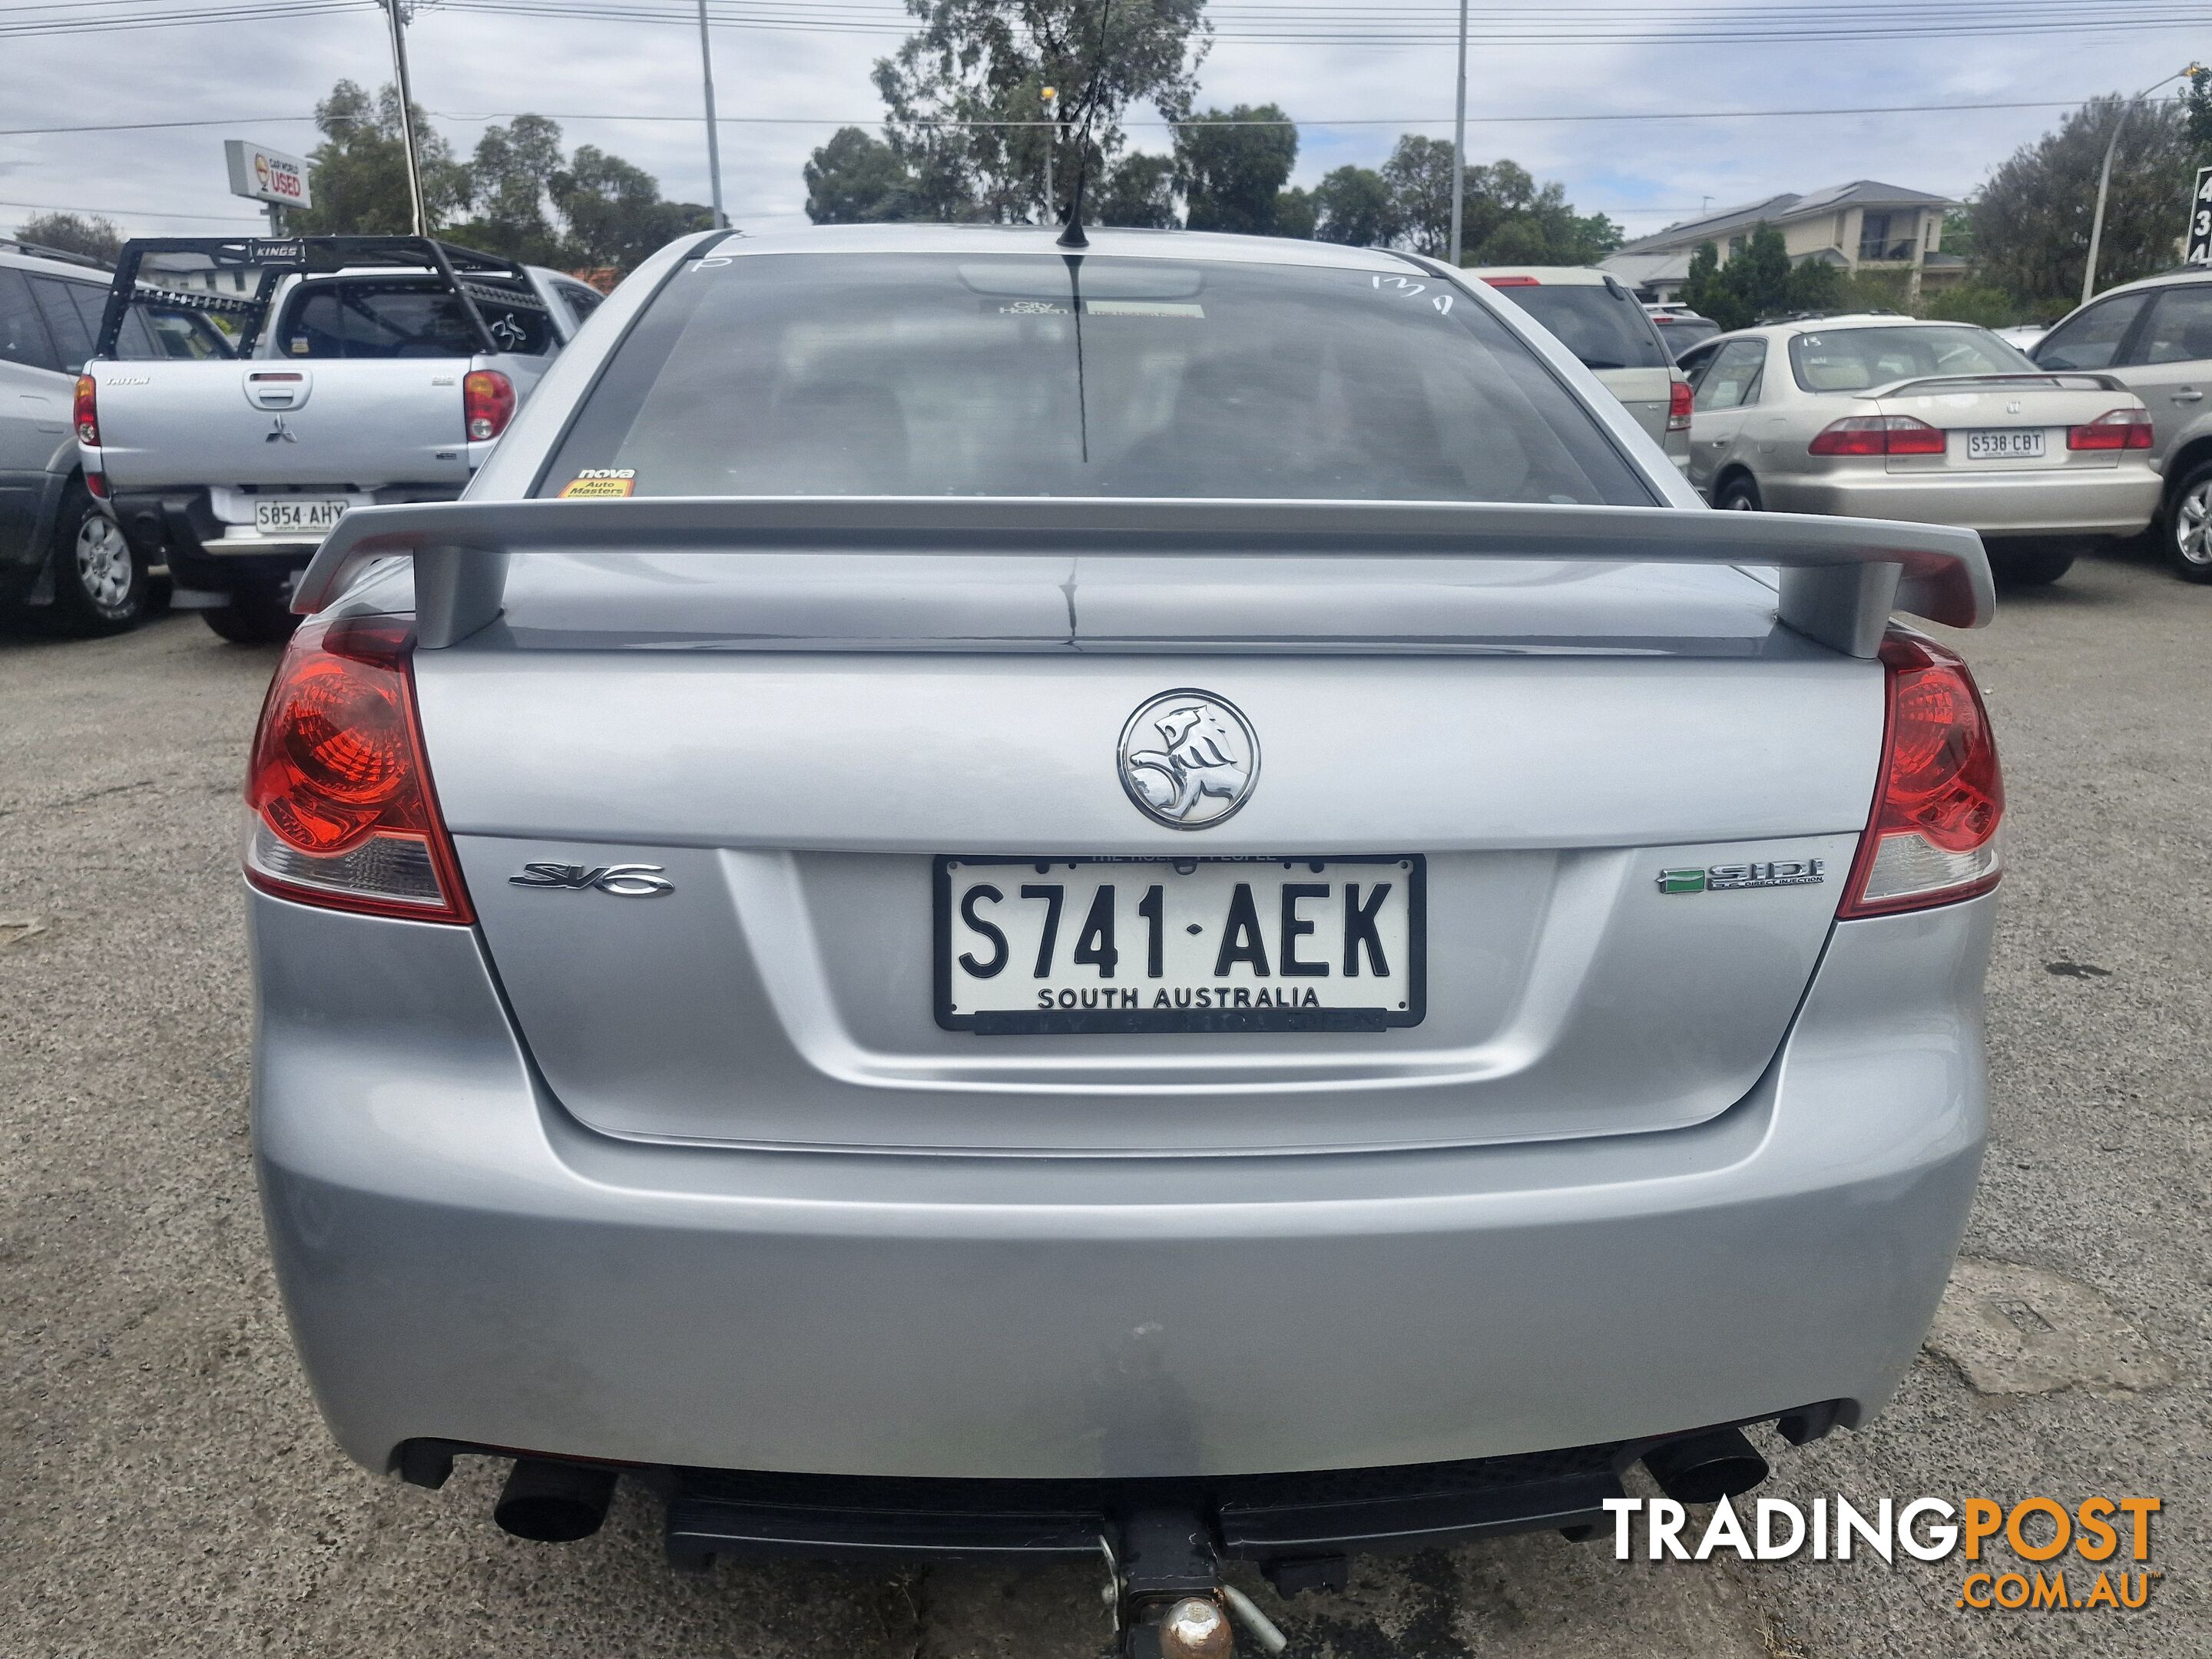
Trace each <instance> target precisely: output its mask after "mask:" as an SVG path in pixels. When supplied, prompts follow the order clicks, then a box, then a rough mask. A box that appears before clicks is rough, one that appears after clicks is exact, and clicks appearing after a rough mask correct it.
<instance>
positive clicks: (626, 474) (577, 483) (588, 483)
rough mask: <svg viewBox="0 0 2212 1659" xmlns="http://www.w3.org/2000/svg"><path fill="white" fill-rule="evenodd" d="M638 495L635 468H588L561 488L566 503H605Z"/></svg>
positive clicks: (562, 497)
mask: <svg viewBox="0 0 2212 1659" xmlns="http://www.w3.org/2000/svg"><path fill="white" fill-rule="evenodd" d="M636 493H637V469H636V468H635V467H634V466H594V467H587V468H586V469H585V470H584V471H581V472H579V473H578V474H577V475H576V476H575V477H573V478H571V479H569V480H568V483H564V484H562V486H561V499H562V501H612V500H614V499H616V498H617V497H618V496H623V495H635V494H636Z"/></svg>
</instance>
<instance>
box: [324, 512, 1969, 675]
mask: <svg viewBox="0 0 2212 1659" xmlns="http://www.w3.org/2000/svg"><path fill="white" fill-rule="evenodd" d="M556 552H557V553H588V554H599V555H605V554H622V553H676V552H684V553H720V554H729V555H732V556H744V555H746V554H761V553H780V554H787V553H793V552H832V553H866V554H878V555H881V554H901V553H905V554H920V555H930V554H947V553H960V554H966V555H976V554H985V555H987V554H993V553H1000V554H1009V555H1030V556H1036V555H1039V554H1053V555H1061V556H1077V555H1082V554H1099V555H1115V556H1124V557H1127V556H1164V557H1175V556H1190V555H1194V554H1204V555H1208V556H1214V557H1224V556H1226V557H1237V556H1251V557H1253V558H1254V559H1255V561H1257V560H1262V559H1264V560H1267V561H1268V562H1270V564H1269V568H1268V570H1267V578H1268V579H1269V580H1285V577H1284V575H1283V567H1284V565H1285V562H1290V561H1295V560H1297V559H1299V558H1330V559H1336V558H1357V557H1360V556H1396V557H1401V558H1402V557H1407V556H1413V557H1435V558H1438V559H1447V558H1461V559H1463V558H1492V559H1534V560H1571V561H1578V562H1596V563H1607V564H1638V563H1659V564H1721V565H1753V566H1775V567H1778V568H1779V569H1780V571H1781V580H1780V588H1779V597H1778V605H1777V610H1778V615H1779V617H1780V619H1781V621H1782V622H1783V623H1785V624H1786V625H1787V626H1789V627H1790V628H1791V629H1795V630H1796V631H1797V632H1798V633H1800V634H1802V635H1807V636H1808V637H1809V638H1811V639H1814V640H1816V641H1820V643H1821V644H1823V645H1826V646H1827V647H1830V648H1832V649H1833V650H1837V651H1840V652H1844V653H1847V654H1849V655H1851V656H1856V657H1871V656H1873V655H1874V654H1875V652H1876V651H1877V650H1878V649H1879V648H1880V647H1881V636H1882V630H1883V629H1884V628H1885V627H1887V624H1888V621H1889V616H1890V612H1891V611H1892V610H1893V609H1895V610H1903V611H1910V612H1911V613H1912V614H1913V615H1915V616H1918V617H1926V618H1928V619H1929V621H1931V622H1938V623H1946V624H1948V625H1949V626H1951V627H1954V628H1978V627H1979V626H1981V624H1983V623H1986V622H1987V621H1989V619H1990V616H1991V614H1992V613H1993V612H1994V611H1995V610H1996V594H1995V590H1994V588H1993V587H1992V586H1991V583H1990V565H1989V560H1988V557H1987V556H1985V555H1984V552H1983V550H1982V542H1981V538H1980V537H1979V536H1978V535H1976V534H1975V533H1974V532H1972V531H1971V530H1955V529H1951V528H1948V527H1947V526H1940V525H1921V524H1893V523H1890V522H1887V521H1886V520H1874V519H1827V518H1807V517H1802V516H1798V515H1796V514H1788V513H1717V512H1708V511H1705V510H1703V509H1699V508H1694V507H1553V506H1516V505H1499V504H1492V503H1486V502H1458V501H1162V500H1138V499H1125V498H1103V497H1064V496H1063V497H1040V498H1036V499H1006V498H998V497H967V498H962V497H945V496H937V495H932V496H890V497H842V496H841V497H826V498H825V497H814V496H768V497H744V498H724V497H694V496H668V497H650V498H645V499H629V500H612V501H550V500H537V501H441V502H426V503H422V504H420V505H412V506H398V507H361V508H357V509H356V510H355V511H354V512H351V513H347V514H346V515H345V517H344V518H343V519H341V520H339V521H338V524H337V527H336V528H335V529H333V530H332V531H331V533H330V535H329V537H328V538H326V539H325V541H324V543H323V544H322V547H321V548H320V549H319V550H318V551H317V552H316V554H315V556H314V559H313V562H312V563H310V564H309V565H308V567H307V571H306V573H305V574H303V575H302V576H301V579H300V586H299V589H298V592H297V594H296V595H295V599H294V608H295V610H297V611H301V612H302V613H303V614H307V615H313V614H314V613H315V612H317V611H322V610H324V609H325V608H327V607H328V606H329V605H331V604H332V603H333V602H334V601H336V600H337V599H338V598H339V597H340V596H341V595H342V594H343V592H344V591H345V589H346V587H347V586H348V584H349V582H350V580H352V578H353V577H354V575H355V574H356V573H357V572H358V571H360V570H361V569H362V568H363V567H364V566H366V565H368V564H369V563H371V562H374V561H376V560H379V559H384V558H390V557H401V558H408V559H411V560H412V561H413V562H414V566H415V598H416V641H417V643H418V644H419V645H420V646H422V647H423V648H424V649H427V650H438V649H441V648H442V647H447V646H450V645H453V644H454V643H456V642H457V641H460V640H464V639H465V638H467V637H468V636H469V635H471V634H473V633H475V632H476V631H477V629H481V628H483V627H484V626H486V625H487V624H488V623H491V622H492V621H493V620H495V618H496V617H498V616H499V614H500V609H501V603H502V598H503V594H504V591H505V586H506V580H507V555H509V554H510V553H556Z"/></svg>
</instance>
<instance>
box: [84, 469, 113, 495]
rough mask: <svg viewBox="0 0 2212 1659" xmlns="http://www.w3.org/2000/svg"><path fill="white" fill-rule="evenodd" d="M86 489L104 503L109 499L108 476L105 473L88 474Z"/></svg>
mask: <svg viewBox="0 0 2212 1659" xmlns="http://www.w3.org/2000/svg"><path fill="white" fill-rule="evenodd" d="M84 487H85V488H86V489H89V490H90V491H91V492H92V493H93V494H94V495H96V496H98V497H99V498H100V500H101V501H106V499H107V475H106V473H105V472H88V473H86V474H85V475H84Z"/></svg>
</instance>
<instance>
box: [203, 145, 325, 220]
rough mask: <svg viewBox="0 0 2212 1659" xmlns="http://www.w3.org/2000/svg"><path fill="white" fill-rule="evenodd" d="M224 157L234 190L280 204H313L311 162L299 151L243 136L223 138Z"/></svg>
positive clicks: (240, 193) (234, 192) (241, 194)
mask: <svg viewBox="0 0 2212 1659" xmlns="http://www.w3.org/2000/svg"><path fill="white" fill-rule="evenodd" d="M222 154H223V159H224V160H225V161H228V162H229V164H230V193H231V194H232V195H234V196H244V197H249V198H251V199H252V200H253V201H256V202H274V203H276V204H277V205H278V206H279V207H298V208H303V207H313V205H314V204H315V203H314V197H313V194H312V193H311V192H310V191H309V190H308V188H307V162H305V161H302V160H301V158H300V157H298V156H296V155H285V154H284V153H283V151H282V150H274V149H264V148H263V147H262V146H261V145H259V144H255V143H248V142H247V141H246V140H245V139H243V138H226V139H224V140H223V141H222Z"/></svg>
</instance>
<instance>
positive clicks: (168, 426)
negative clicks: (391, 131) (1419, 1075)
mask: <svg viewBox="0 0 2212 1659" xmlns="http://www.w3.org/2000/svg"><path fill="white" fill-rule="evenodd" d="M598 303H599V294H598V293H597V292H596V291H594V290H593V289H591V288H589V287H587V286H586V285H585V284H584V283H580V282H578V281H577V280H575V279H574V277H571V276H563V275H562V274H561V273H559V272H557V271H551V270H541V269H538V268H537V267H533V266H525V265H520V264H515V263H514V262H513V261H512V260H508V259H502V258H497V257H495V256H494V255H490V254H485V253H480V252H475V251H473V250H471V249H467V248H461V247H456V246H451V245H449V244H447V243H443V242H439V241H435V240H430V239H428V238H422V237H413V236H308V237H293V238H288V239H261V238H237V239H216V238H204V237H175V238H155V239H149V240H141V241H133V242H131V243H129V244H127V245H125V248H124V250H123V254H122V257H121V258H120V259H119V260H118V262H117V265H116V271H115V280H114V283H113V285H112V287H111V289H109V293H108V300H107V308H106V315H105V317H104V319H103V321H102V325H101V330H100V342H99V349H98V351H97V352H96V354H95V356H94V360H93V361H92V362H89V363H88V364H87V365H86V366H85V372H84V374H83V375H82V377H81V378H80V379H79V380H78V382H77V392H76V436H77V441H78V445H79V450H80V453H81V454H82V458H83V464H84V474H85V479H86V482H87V483H88V486H89V487H90V488H91V489H92V491H93V493H94V495H103V496H105V497H106V500H107V501H109V502H110V504H111V506H112V510H113V513H114V515H115V519H116V521H117V523H118V524H119V525H120V526H122V529H123V533H124V534H125V537H127V538H129V539H130V542H131V545H132V547H133V548H134V550H137V552H138V553H139V554H141V555H142V556H143V557H144V558H145V559H146V561H147V562H149V563H154V562H166V563H167V565H168V567H169V572H170V575H171V577H172V579H173V581H174V584H175V592H176V603H178V604H179V605H184V606H186V607H189V608H192V609H197V610H198V611H201V613H202V614H203V615H204V617H205V618H206V620H207V623H208V625H209V626H210V627H211V628H213V629H215V631H216V633H218V634H220V635H222V637H223V638H225V639H227V640H233V641H239V642H240V643H258V642H263V641H270V640H276V639H281V638H283V637H284V636H285V635H287V634H289V632H290V631H291V626H292V621H293V618H292V617H291V614H290V611H289V608H288V601H289V596H290V591H291V586H292V585H293V583H294V582H295V580H297V579H298V574H299V572H300V571H301V568H304V567H305V566H306V564H307V559H308V557H309V556H310V555H311V554H313V551H314V550H315V548H316V546H317V544H319V543H320V542H321V540H322V538H323V536H324V533H325V532H327V531H328V530H329V529H330V527H331V526H332V525H334V524H336V523H337V521H338V519H339V518H340V517H341V516H342V515H343V513H346V512H347V511H348V510H349V508H352V507H365V506H368V505H370V504H371V503H375V502H388V501H449V500H451V499H453V497H455V496H457V495H459V494H460V493H461V491H462V489H463V488H464V487H465V485H466V484H467V483H468V481H469V479H470V477H471V476H472V475H473V474H474V473H475V471H476V470H477V467H478V466H479V465H482V463H483V459H484V458H485V456H486V455H488V454H489V453H490V450H491V447H492V445H493V444H494V443H495V442H496V441H498V439H499V435H500V434H501V432H503V431H505V430H506V428H507V422H508V421H509V420H510V419H512V418H513V414H514V411H515V409H516V407H517V406H518V405H519V404H520V402H521V400H522V399H523V398H526V397H527V396H528V395H529V394H530V392H531V390H532V387H533V386H536V385H537V383H538V379H539V377H540V376H541V375H543V374H544V372H545V370H546V368H547V367H548V366H549V365H550V363H551V362H552V359H553V356H554V355H555V353H556V352H557V351H559V350H560V349H561V348H562V346H563V345H565V344H566V343H568V340H569V339H570V338H572V337H574V334H575V332H576V330H577V329H578V328H579V327H580V325H582V322H583V319H584V318H585V316H586V314H587V313H589V312H590V311H591V309H592V307H595V306H596V305H597V304H598ZM180 308H181V309H184V310H188V311H192V312H197V313H204V314H205V315H206V316H207V317H208V318H209V319H210V320H211V321H213V323H214V324H215V325H216V327H215V328H214V329H212V330H208V331H204V333H205V335H206V337H208V338H209V339H210V341H211V342H212V344H211V345H210V347H209V349H208V355H207V356H204V357H200V358H197V359H196V360H189V361H177V360H164V361H159V362H145V361H137V360H131V359H128V358H125V356H123V355H122V354H121V353H119V352H118V349H117V347H118V341H120V340H122V339H124V338H125V337H126V332H127V327H128V324H129V319H130V318H131V315H132V313H134V312H141V313H143V312H146V311H149V310H154V311H159V312H160V313H162V314H164V315H170V316H173V315H175V314H176V313H178V312H179V309H180Z"/></svg>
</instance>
